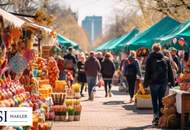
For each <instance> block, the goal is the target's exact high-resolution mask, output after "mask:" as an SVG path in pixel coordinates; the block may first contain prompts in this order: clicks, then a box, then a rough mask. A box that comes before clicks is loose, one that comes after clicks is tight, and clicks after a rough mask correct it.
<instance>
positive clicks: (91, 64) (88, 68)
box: [84, 52, 101, 100]
mask: <svg viewBox="0 0 190 130" xmlns="http://www.w3.org/2000/svg"><path fill="white" fill-rule="evenodd" d="M84 68H85V73H86V76H87V83H88V95H89V100H93V99H94V94H93V90H94V87H95V85H96V81H97V76H98V73H99V72H100V70H101V66H100V62H99V61H98V59H97V58H96V57H95V52H90V56H89V58H88V59H87V60H86V62H85V67H84Z"/></svg>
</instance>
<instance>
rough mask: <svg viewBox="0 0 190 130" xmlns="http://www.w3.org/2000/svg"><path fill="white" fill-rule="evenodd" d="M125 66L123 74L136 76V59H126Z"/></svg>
mask: <svg viewBox="0 0 190 130" xmlns="http://www.w3.org/2000/svg"><path fill="white" fill-rule="evenodd" d="M126 62H128V63H127V66H126V67H127V68H126V69H125V70H126V72H125V75H126V76H136V75H137V66H136V64H135V62H136V61H132V60H129V59H128V60H127V61H126Z"/></svg>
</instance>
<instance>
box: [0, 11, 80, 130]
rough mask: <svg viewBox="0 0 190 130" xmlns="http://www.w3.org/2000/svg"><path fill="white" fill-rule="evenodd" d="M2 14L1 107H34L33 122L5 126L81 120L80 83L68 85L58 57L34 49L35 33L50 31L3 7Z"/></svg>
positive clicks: (38, 127)
mask: <svg viewBox="0 0 190 130" xmlns="http://www.w3.org/2000/svg"><path fill="white" fill-rule="evenodd" d="M0 15H1V16H2V17H0V24H1V26H0V27H1V28H0V31H1V43H0V46H1V48H0V107H31V108H32V110H33V126H23V127H2V129H3V130H15V129H19V130H22V129H26V130H50V129H51V127H52V122H47V120H51V121H54V120H62V121H67V120H69V121H73V120H80V113H81V109H82V107H81V104H80V100H79V98H80V94H79V90H80V85H79V84H73V85H72V86H71V87H68V86H67V84H66V81H59V80H58V76H59V69H58V67H57V63H56V61H55V59H54V58H53V57H49V58H48V59H44V58H41V57H40V55H39V54H38V53H40V51H39V52H35V53H34V51H33V44H34V42H35V40H33V39H32V38H33V35H32V34H34V33H37V32H39V33H37V35H41V34H40V33H42V30H45V32H46V33H48V34H49V33H50V32H49V31H47V30H46V28H44V27H42V26H39V25H37V24H34V23H32V22H26V21H24V20H22V19H19V18H18V17H16V16H14V15H11V14H9V13H7V12H5V11H4V10H0ZM10 17H11V18H10ZM15 19H18V20H17V22H15ZM4 20H6V22H5V21H4ZM19 21H20V22H19ZM4 23H6V24H7V25H5V24H4ZM8 23H9V24H8ZM50 35H51V34H50ZM40 48H41V46H40ZM39 50H40V49H39Z"/></svg>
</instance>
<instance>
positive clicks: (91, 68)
mask: <svg viewBox="0 0 190 130" xmlns="http://www.w3.org/2000/svg"><path fill="white" fill-rule="evenodd" d="M84 68H85V72H86V76H92V77H97V75H98V72H100V70H101V66H100V62H99V61H98V59H97V58H95V57H89V58H88V59H87V60H86V62H85V66H84Z"/></svg>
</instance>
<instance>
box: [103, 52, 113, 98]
mask: <svg viewBox="0 0 190 130" xmlns="http://www.w3.org/2000/svg"><path fill="white" fill-rule="evenodd" d="M110 58H111V54H110V53H107V54H106V55H105V59H104V60H102V63H101V73H102V77H103V79H104V85H105V93H106V94H105V97H108V93H109V97H111V96H112V95H111V82H112V78H113V75H114V72H115V65H114V63H113V62H112V61H111V59H110ZM108 87H109V90H108Z"/></svg>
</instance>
